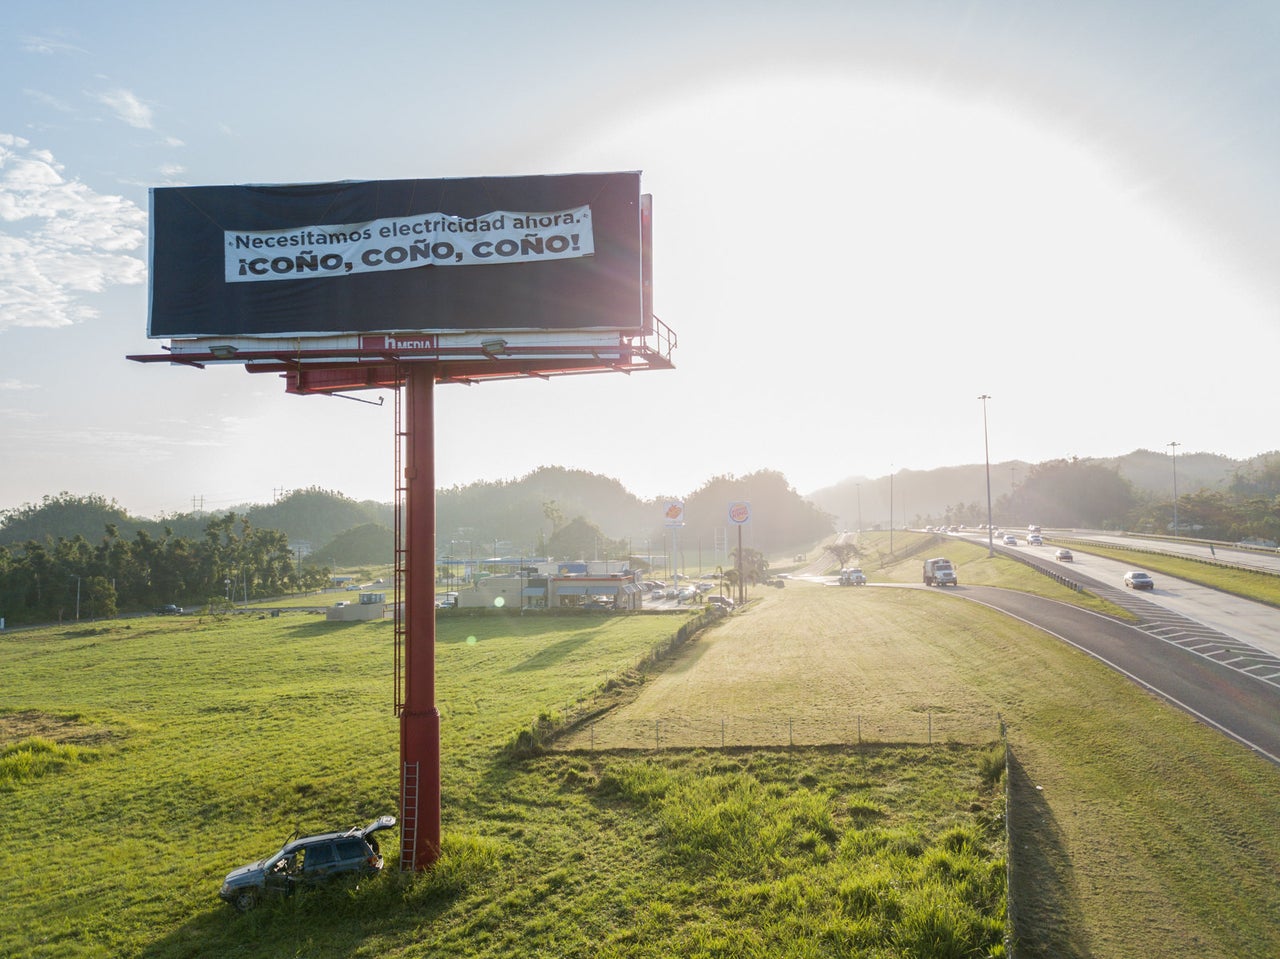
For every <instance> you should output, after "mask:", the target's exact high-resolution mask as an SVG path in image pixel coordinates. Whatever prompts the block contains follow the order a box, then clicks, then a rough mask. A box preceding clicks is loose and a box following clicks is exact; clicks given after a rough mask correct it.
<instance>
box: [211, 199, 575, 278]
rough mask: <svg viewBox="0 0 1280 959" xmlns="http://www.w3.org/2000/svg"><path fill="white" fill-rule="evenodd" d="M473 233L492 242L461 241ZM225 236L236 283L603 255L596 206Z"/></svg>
mask: <svg viewBox="0 0 1280 959" xmlns="http://www.w3.org/2000/svg"><path fill="white" fill-rule="evenodd" d="M458 234H461V236H459V235H458ZM467 234H473V235H474V234H479V235H481V236H483V237H484V238H483V239H476V240H475V241H474V242H471V241H462V242H455V240H463V237H464V236H466V235H467ZM224 236H225V239H226V247H227V249H226V257H225V279H226V281H227V282H228V283H243V282H253V281H257V280H282V279H308V278H314V277H323V276H337V275H344V274H349V273H376V272H382V271H386V270H404V269H413V268H415V267H422V266H431V265H437V266H456V265H466V264H483V263H511V262H531V261H538V260H559V259H568V258H574V257H583V256H591V255H593V254H594V252H595V243H594V236H593V234H592V230H591V210H590V207H588V206H584V207H578V208H577V209H574V210H561V211H558V212H548V213H509V212H505V211H501V212H496V213H490V214H487V215H485V216H483V217H471V218H460V217H450V216H440V215H436V214H430V215H427V216H419V217H402V218H394V219H384V220H376V221H372V222H370V223H362V224H347V225H343V226H314V227H302V228H298V229H295V230H288V231H261V232H255V233H244V232H240V233H233V232H231V231H228V232H226V233H225V234H224ZM415 236H416V237H423V238H422V239H414V240H413V241H412V242H410V243H407V244H404V245H394V246H386V245H384V243H383V241H385V240H388V239H397V238H400V237H415ZM299 247H305V248H304V249H298V248H299ZM317 248H318V249H317ZM246 250H260V251H262V252H263V253H264V254H267V255H264V256H244V255H242V253H241V251H246ZM295 251H296V252H295ZM271 253H275V254H276V255H274V256H272V255H270V254H271Z"/></svg>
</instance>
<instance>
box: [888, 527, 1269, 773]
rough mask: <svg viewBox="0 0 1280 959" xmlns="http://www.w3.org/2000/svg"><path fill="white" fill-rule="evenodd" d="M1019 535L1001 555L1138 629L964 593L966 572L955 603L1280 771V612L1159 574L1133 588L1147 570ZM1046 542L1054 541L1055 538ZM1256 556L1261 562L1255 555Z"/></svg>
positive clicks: (1002, 594) (981, 589) (973, 535)
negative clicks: (1123, 683)
mask: <svg viewBox="0 0 1280 959" xmlns="http://www.w3.org/2000/svg"><path fill="white" fill-rule="evenodd" d="M953 535H954V534H953ZM964 535H965V538H967V539H970V540H971V541H977V540H978V539H979V536H980V539H981V542H982V543H984V544H985V543H986V542H987V538H986V535H985V533H982V534H979V531H976V530H975V531H966V533H965V534H964ZM1016 535H1017V536H1018V541H1019V543H1020V544H1024V545H1019V546H1016V547H1007V546H1003V545H1001V544H999V542H998V541H997V545H996V549H997V550H998V551H999V552H1001V553H1005V554H1009V555H1013V554H1018V555H1019V558H1021V559H1022V560H1023V561H1024V562H1028V563H1030V564H1031V565H1034V566H1039V567H1042V568H1045V569H1048V570H1052V571H1053V572H1055V573H1057V574H1058V575H1060V576H1065V577H1068V578H1070V579H1073V580H1074V581H1076V582H1077V583H1079V584H1081V585H1082V586H1084V587H1085V588H1087V589H1088V590H1089V591H1090V592H1092V593H1095V594H1096V595H1098V596H1101V597H1102V598H1104V599H1106V600H1108V601H1110V602H1112V603H1115V604H1116V605H1117V606H1120V607H1121V608H1122V609H1125V610H1127V611H1128V612H1130V613H1132V614H1133V615H1134V616H1135V617H1137V622H1136V623H1134V624H1128V623H1124V622H1120V621H1118V620H1115V619H1113V618H1111V617H1108V616H1102V615H1099V614H1097V613H1092V612H1088V611H1085V610H1081V609H1079V608H1077V607H1074V606H1070V605H1069V604H1065V603H1059V602H1056V601H1053V600H1048V599H1043V598H1041V597H1037V596H1032V595H1029V594H1026V593H1018V592H1015V591H1013V590H1007V589H999V588H996V587H987V586H965V585H964V576H963V568H962V569H961V585H960V586H959V587H958V588H957V589H956V590H955V591H954V595H956V596H958V597H962V598H964V599H968V600H971V601H975V602H980V603H983V604H984V605H987V606H990V607H992V608H993V609H998V610H1000V611H1002V612H1005V613H1008V614H1009V615H1012V616H1016V617H1018V618H1020V619H1022V620H1024V621H1026V622H1028V623H1030V624H1032V625H1034V626H1037V627H1038V628H1040V629H1043V630H1044V631H1046V632H1048V633H1050V634H1052V635H1054V636H1057V637H1058V638H1059V639H1061V640H1063V641H1064V642H1067V643H1070V644H1071V645H1073V646H1076V647H1077V648H1079V649H1081V650H1083V651H1085V652H1087V653H1088V654H1089V655H1091V656H1094V657H1096V658H1097V659H1099V660H1101V661H1103V662H1105V663H1107V664H1108V665H1110V666H1112V667H1113V668H1115V669H1117V670H1119V671H1120V672H1122V673H1124V674H1125V675H1126V676H1128V677H1129V678H1131V679H1132V680H1133V681H1134V682H1136V683H1138V684H1139V685H1142V686H1144V687H1146V688H1147V689H1149V690H1151V691H1152V692H1153V693H1155V694H1156V695H1158V696H1160V697H1162V698H1164V699H1166V700H1167V701H1169V702H1170V703H1172V704H1174V705H1176V706H1178V707H1179V708H1181V709H1183V710H1185V711H1187V712H1189V713H1191V714H1192V715H1194V716H1196V717H1197V718H1199V719H1201V720H1202V721H1204V722H1206V723H1208V724H1209V725H1211V726H1213V727H1215V728H1216V729H1218V730H1220V731H1221V732H1223V733H1224V734H1225V735H1227V736H1230V737H1231V738H1232V739H1235V740H1236V741H1238V742H1240V743H1243V744H1244V745H1246V746H1248V747H1249V748H1251V749H1253V750H1255V751H1256V752H1258V753H1259V754H1261V755H1263V756H1265V757H1267V758H1268V759H1270V760H1271V761H1272V762H1275V763H1277V764H1280V609H1276V608H1274V607H1271V606H1268V605H1266V604H1263V603H1257V602H1253V601H1251V600H1247V599H1242V598H1240V597H1236V596H1231V595H1228V594H1225V593H1221V592H1218V591H1216V590H1212V589H1209V588H1207V587H1204V586H1200V585H1198V584H1195V583H1190V582H1187V581H1185V580H1179V579H1174V578H1173V577H1169V576H1165V575H1163V574H1157V573H1153V574H1152V577H1153V579H1154V580H1155V584H1156V588H1155V589H1154V590H1151V591H1146V590H1143V591H1136V590H1132V589H1128V588H1126V587H1125V586H1124V585H1123V580H1124V573H1125V571H1126V570H1128V569H1141V568H1142V567H1141V565H1134V564H1128V563H1123V562H1119V561H1117V560H1112V559H1109V558H1104V557H1101V556H1097V555H1094V554H1090V553H1089V552H1088V551H1087V547H1086V546H1082V545H1080V544H1079V543H1077V542H1073V543H1071V544H1070V549H1071V551H1072V554H1073V557H1074V559H1073V561H1072V562H1059V561H1057V560H1055V559H1054V553H1055V550H1056V547H1055V546H1051V545H1045V546H1039V547H1035V546H1026V545H1025V536H1024V535H1023V534H1022V533H1021V532H1019V533H1018V534H1016ZM1046 535H1047V536H1048V537H1049V538H1050V539H1053V533H1052V532H1049V533H1047V534H1046ZM1073 537H1074V538H1079V536H1078V534H1073ZM1115 539H1116V540H1117V543H1116V545H1126V546H1129V547H1134V546H1138V547H1139V548H1142V547H1144V546H1145V547H1146V548H1152V547H1154V546H1155V545H1157V544H1154V543H1152V542H1143V541H1136V540H1135V539H1133V538H1132V537H1115ZM1158 545H1159V546H1160V547H1161V548H1163V547H1165V546H1166V545H1168V544H1164V543H1160V544H1158ZM940 551H941V552H945V548H944V549H942V550H940ZM1205 552H1206V553H1207V552H1208V550H1207V548H1206V549H1205ZM1215 552H1216V553H1218V554H1219V555H1218V556H1217V558H1218V559H1220V560H1221V559H1226V558H1227V557H1223V556H1222V555H1221V554H1222V553H1223V552H1226V551H1224V550H1222V549H1217V550H1215ZM1247 555H1248V557H1249V558H1251V559H1254V558H1256V554H1254V553H1248V554H1247ZM1263 558H1264V559H1269V557H1263ZM1277 565H1278V567H1280V563H1278V564H1277ZM912 588H926V587H914V586H913V587H912ZM945 592H947V593H948V594H952V593H953V591H952V590H946V591H945Z"/></svg>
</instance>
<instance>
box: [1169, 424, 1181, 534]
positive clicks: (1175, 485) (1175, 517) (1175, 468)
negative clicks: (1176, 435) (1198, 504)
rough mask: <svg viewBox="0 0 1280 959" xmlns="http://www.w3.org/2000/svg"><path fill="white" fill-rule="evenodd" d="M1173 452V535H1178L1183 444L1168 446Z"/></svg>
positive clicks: (1175, 443)
mask: <svg viewBox="0 0 1280 959" xmlns="http://www.w3.org/2000/svg"><path fill="white" fill-rule="evenodd" d="M1167 445H1168V447H1169V448H1170V449H1171V450H1173V535H1174V536H1177V535H1178V447H1179V446H1181V445H1182V444H1181V443H1178V442H1173V443H1169V444H1167Z"/></svg>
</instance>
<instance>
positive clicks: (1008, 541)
mask: <svg viewBox="0 0 1280 959" xmlns="http://www.w3.org/2000/svg"><path fill="white" fill-rule="evenodd" d="M1004 545H1005V546H1017V545H1018V537H1016V536H1014V535H1013V534H1012V533H1007V534H1005V538H1004Z"/></svg>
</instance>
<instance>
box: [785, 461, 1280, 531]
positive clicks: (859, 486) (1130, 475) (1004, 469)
mask: <svg viewBox="0 0 1280 959" xmlns="http://www.w3.org/2000/svg"><path fill="white" fill-rule="evenodd" d="M1278 456H1280V452H1278V451H1272V452H1269V453H1261V454H1259V455H1257V456H1254V457H1251V458H1249V459H1247V460H1235V459H1232V458H1230V457H1228V456H1222V455H1220V454H1218V453H1179V454H1178V457H1177V462H1176V474H1177V484H1178V495H1179V496H1180V497H1181V496H1186V495H1188V494H1190V493H1194V492H1196V491H1198V490H1205V489H1208V490H1224V489H1226V488H1227V487H1228V486H1229V484H1230V483H1231V481H1232V479H1233V477H1235V476H1237V475H1240V474H1244V473H1248V472H1250V471H1255V470H1262V469H1263V468H1264V467H1265V466H1266V465H1267V464H1268V463H1269V462H1270V461H1272V460H1274V459H1275V458H1277V457H1278ZM1079 461H1080V462H1086V463H1092V464H1096V465H1098V466H1102V467H1106V468H1109V469H1115V470H1116V471H1117V472H1118V473H1119V475H1120V477H1121V478H1122V479H1124V480H1127V481H1128V482H1129V483H1130V484H1131V485H1132V486H1133V488H1134V492H1135V493H1137V494H1138V495H1139V496H1140V497H1155V498H1164V499H1168V500H1170V501H1172V499H1173V484H1174V475H1175V462H1174V458H1173V456H1172V455H1170V454H1169V453H1162V452H1156V451H1153V450H1147V449H1139V450H1134V451H1133V452H1132V453H1126V454H1125V455H1124V456H1115V457H1103V458H1081V459H1080V460H1079ZM1039 465H1041V464H1036V463H1029V462H1027V461H1025V460H1004V461H1002V462H998V463H992V464H991V499H992V501H993V502H995V501H999V500H1000V499H1001V497H1007V496H1009V495H1010V494H1011V493H1012V492H1013V491H1014V490H1015V489H1016V488H1017V487H1018V486H1019V484H1020V483H1022V482H1024V481H1025V480H1026V479H1027V477H1028V475H1029V474H1030V473H1031V470H1032V469H1033V468H1034V467H1036V466H1039ZM986 484H987V479H986V466H985V464H983V463H974V464H967V465H964V466H943V467H938V468H936V469H931V470H906V469H904V470H899V471H897V472H896V473H895V474H894V475H893V479H892V491H891V488H890V487H891V484H890V478H889V477H887V476H880V477H876V478H867V477H861V476H859V477H850V478H849V479H845V480H841V481H840V482H839V483H836V484H835V485H833V486H827V487H824V488H822V489H818V490H815V491H813V492H812V493H809V494H808V499H809V500H811V501H812V502H813V503H814V504H816V505H817V506H818V507H820V508H821V509H823V510H825V511H826V512H828V513H831V514H832V515H833V516H835V517H837V519H838V520H839V525H840V526H841V528H847V529H854V528H857V526H858V525H859V522H858V516H859V513H861V517H862V525H863V526H865V527H870V526H874V525H887V524H888V522H889V502H890V496H891V495H892V498H893V500H894V503H893V516H894V519H895V520H896V521H897V523H898V524H899V525H901V524H903V523H904V522H905V523H912V522H914V521H915V519H916V518H917V517H930V516H932V517H941V515H942V514H943V513H944V512H945V511H946V510H947V508H948V507H953V506H955V505H957V504H961V503H963V504H972V503H977V504H979V505H980V506H981V507H982V508H983V510H985V508H986V502H987V485H986Z"/></svg>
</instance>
